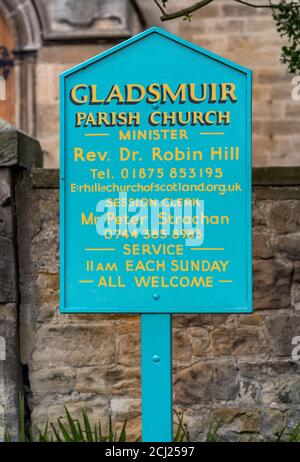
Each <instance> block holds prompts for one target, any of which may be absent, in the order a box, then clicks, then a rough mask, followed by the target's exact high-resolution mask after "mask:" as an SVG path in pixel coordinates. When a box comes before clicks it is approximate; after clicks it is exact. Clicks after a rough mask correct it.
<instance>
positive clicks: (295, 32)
mask: <svg viewBox="0 0 300 462" xmlns="http://www.w3.org/2000/svg"><path fill="white" fill-rule="evenodd" d="M153 1H154V3H155V4H156V6H157V7H158V8H159V10H160V13H161V16H160V19H161V21H171V20H174V19H177V18H183V19H184V20H185V21H191V20H192V15H193V13H195V12H196V11H198V10H200V9H201V8H204V7H206V6H207V5H209V4H210V3H212V2H214V1H215V0H201V1H199V2H195V3H193V4H192V5H191V6H189V7H186V8H182V9H179V10H176V11H170V10H169V8H170V7H171V3H172V2H171V1H169V0H153ZM232 1H233V2H236V3H240V4H242V5H244V6H245V7H249V8H268V9H270V12H271V14H272V16H273V18H274V21H275V23H276V28H277V31H278V32H279V34H280V35H281V37H283V38H285V39H286V40H287V44H286V45H285V46H283V47H282V50H281V61H282V62H283V63H285V64H286V65H287V68H288V72H289V73H290V74H300V0H275V2H276V3H274V2H273V0H266V2H267V3H265V4H264V3H258V2H256V3H252V1H253V0H252V1H250V0H249V1H248V0H232Z"/></svg>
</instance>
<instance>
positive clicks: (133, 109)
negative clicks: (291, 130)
mask: <svg viewBox="0 0 300 462" xmlns="http://www.w3.org/2000/svg"><path fill="white" fill-rule="evenodd" d="M153 57H155V60H154V59H153ZM60 95H61V183H60V184H61V196H60V206H61V207H60V209H61V234H60V239H61V277H60V293H61V303H60V309H61V312H62V313H119V314H123V313H136V314H140V315H141V355H142V368H141V370H142V417H143V418H142V424H143V440H144V441H171V440H172V314H176V313H177V314H178V313H250V312H251V310H252V278H251V273H252V262H251V72H250V71H249V70H248V69H246V68H244V67H242V66H239V65H238V64H235V63H232V62H230V61H228V60H225V59H223V58H221V57H219V56H216V55H214V54H212V53H210V52H208V51H206V50H204V49H202V48H199V47H196V46H195V45H193V44H191V43H189V42H186V41H184V40H182V39H180V38H178V37H176V36H174V35H172V34H169V33H168V32H166V31H164V30H162V29H158V28H152V29H149V30H147V31H145V32H143V33H141V34H139V35H137V36H135V37H133V38H131V39H129V40H127V41H125V42H123V43H121V44H119V45H117V46H116V47H114V48H112V49H110V50H108V51H106V52H104V53H102V54H100V55H98V56H95V57H94V58H92V59H90V60H88V61H86V62H84V63H82V64H80V65H78V66H76V67H75V68H73V69H70V70H68V71H66V72H64V73H63V74H62V75H61V90H60Z"/></svg>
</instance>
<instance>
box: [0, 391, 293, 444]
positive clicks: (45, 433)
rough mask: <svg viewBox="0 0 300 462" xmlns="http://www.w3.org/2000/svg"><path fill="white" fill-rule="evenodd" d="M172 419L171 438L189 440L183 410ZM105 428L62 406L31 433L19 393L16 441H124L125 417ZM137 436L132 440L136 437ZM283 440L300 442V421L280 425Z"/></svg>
mask: <svg viewBox="0 0 300 462" xmlns="http://www.w3.org/2000/svg"><path fill="white" fill-rule="evenodd" d="M174 415H175V422H174V429H175V433H174V442H175V443H181V442H189V441H190V437H189V433H188V431H187V426H186V424H185V423H184V414H183V413H180V412H177V411H176V410H174ZM221 425H222V422H221V421H219V422H216V423H212V424H211V425H210V427H209V429H208V432H207V435H206V442H209V443H216V442H218V441H220V439H219V436H218V432H219V429H220V427H221ZM107 427H108V430H107V432H106V433H104V432H103V429H102V426H101V422H100V421H99V422H98V423H97V424H92V423H91V421H90V419H89V417H88V414H87V413H86V411H84V410H82V411H81V414H80V418H75V417H73V416H72V415H71V413H70V412H69V410H68V408H67V407H66V406H65V414H64V416H62V417H57V418H56V419H55V422H50V424H49V422H48V421H47V422H46V424H45V426H44V427H43V429H40V428H37V429H36V431H35V435H36V437H35V438H34V437H33V431H32V429H30V431H29V432H28V431H26V427H25V403H24V398H23V396H20V412H19V435H18V440H17V441H18V442H32V441H39V442H41V443H55V442H65V443H74V442H75V443H84V442H87V443H88V442H91V443H92V442H95V443H100V442H110V443H122V442H126V441H127V436H126V429H127V420H126V419H125V421H124V422H123V424H122V425H121V428H120V425H117V424H115V425H113V423H112V419H111V417H109V421H108V426H107ZM140 440H141V438H140V437H138V438H137V439H136V441H140ZM11 441H12V439H11V437H10V434H9V431H8V428H7V427H6V428H5V432H4V435H3V442H5V443H9V442H11ZM276 441H278V442H280V441H286V442H291V443H292V442H300V422H299V423H298V424H297V425H295V426H294V427H293V428H292V429H290V430H287V427H284V428H283V430H282V431H281V432H280V433H279V434H278V435H277V440H276Z"/></svg>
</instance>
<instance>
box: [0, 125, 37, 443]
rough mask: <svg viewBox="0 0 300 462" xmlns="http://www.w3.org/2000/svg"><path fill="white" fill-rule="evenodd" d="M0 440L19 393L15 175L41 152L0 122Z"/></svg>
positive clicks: (13, 420) (12, 419)
mask: <svg viewBox="0 0 300 462" xmlns="http://www.w3.org/2000/svg"><path fill="white" fill-rule="evenodd" d="M0 132H1V136H0V439H1V435H3V431H4V425H5V422H6V424H7V425H8V426H9V428H10V431H11V435H12V436H15V435H16V433H17V422H18V406H19V390H21V389H22V379H21V368H20V361H19V350H20V349H19V334H18V327H19V320H18V308H19V286H18V258H17V255H18V250H17V240H16V233H17V227H16V203H15V171H16V169H18V168H27V167H32V166H41V161H42V152H41V148H40V145H39V143H38V142H37V141H36V140H34V139H33V138H31V137H29V136H27V135H25V134H24V133H21V132H18V131H17V130H16V129H15V128H14V127H12V126H11V125H9V124H7V123H6V122H4V121H3V120H2V119H0Z"/></svg>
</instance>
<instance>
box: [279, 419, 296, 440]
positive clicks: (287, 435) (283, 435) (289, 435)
mask: <svg viewBox="0 0 300 462" xmlns="http://www.w3.org/2000/svg"><path fill="white" fill-rule="evenodd" d="M277 441H278V442H282V441H286V442H288V443H300V422H299V423H298V424H296V425H295V426H294V427H293V428H292V429H291V430H289V431H287V427H284V428H283V430H282V431H281V432H280V433H279V434H278V435H277Z"/></svg>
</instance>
